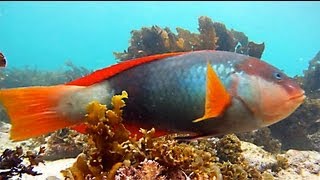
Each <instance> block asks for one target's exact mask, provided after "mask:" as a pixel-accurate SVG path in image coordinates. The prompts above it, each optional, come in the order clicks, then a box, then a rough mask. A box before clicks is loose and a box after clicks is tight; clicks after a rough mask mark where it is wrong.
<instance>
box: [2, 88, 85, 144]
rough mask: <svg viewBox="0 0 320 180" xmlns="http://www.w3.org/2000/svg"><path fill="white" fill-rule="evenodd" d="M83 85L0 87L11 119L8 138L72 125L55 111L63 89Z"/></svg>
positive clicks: (62, 94)
mask: <svg viewBox="0 0 320 180" xmlns="http://www.w3.org/2000/svg"><path fill="white" fill-rule="evenodd" d="M81 88H84V87H80V86H69V85H57V86H35V87H23V88H12V89H2V90H0V101H1V102H2V103H3V105H4V107H5V108H6V110H7V113H8V115H9V118H10V120H11V123H12V128H11V137H10V138H11V139H12V140H14V141H19V140H24V139H28V138H31V137H36V136H40V135H43V134H46V133H49V132H52V131H55V130H57V129H61V128H64V127H67V126H71V125H74V124H75V122H72V121H70V120H68V119H67V117H63V116H62V115H61V114H60V113H59V112H57V108H56V107H57V105H58V103H59V101H60V100H61V98H62V97H63V96H64V95H65V94H66V93H71V92H73V91H75V90H77V89H81Z"/></svg>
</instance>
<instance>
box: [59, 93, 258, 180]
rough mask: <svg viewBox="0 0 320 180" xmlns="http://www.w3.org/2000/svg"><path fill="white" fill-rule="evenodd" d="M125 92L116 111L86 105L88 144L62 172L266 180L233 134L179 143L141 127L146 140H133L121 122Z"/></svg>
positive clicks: (94, 175)
mask: <svg viewBox="0 0 320 180" xmlns="http://www.w3.org/2000/svg"><path fill="white" fill-rule="evenodd" d="M125 98H128V94H127V93H126V92H125V91H123V92H122V94H121V95H115V96H114V97H113V98H112V100H111V102H112V103H111V104H112V109H108V108H107V106H106V105H102V104H99V103H98V102H95V101H94V102H92V103H90V104H89V105H88V107H87V112H88V113H87V115H86V117H87V122H86V124H87V134H88V139H87V143H86V144H87V146H86V147H85V149H84V151H83V153H81V154H80V155H79V156H78V158H77V161H76V162H75V163H74V164H73V166H72V167H70V168H68V169H66V170H63V171H62V172H63V174H64V176H65V177H67V178H71V179H88V178H89V179H90V178H96V179H125V178H130V177H131V178H138V179H146V178H148V177H157V178H156V179H173V178H178V177H179V178H180V179H188V178H191V179H207V178H217V179H222V178H223V179H234V178H236V179H247V178H255V179H262V176H261V172H259V171H258V170H257V169H255V168H254V167H251V166H249V165H248V163H247V162H246V161H245V159H244V158H243V156H242V154H241V152H242V150H241V144H240V140H239V139H238V138H237V137H236V136H235V135H233V134H231V135H226V136H224V137H223V138H221V139H220V140H219V139H216V138H213V139H208V140H204V139H203V140H197V141H191V142H179V141H177V140H176V139H175V138H174V137H176V136H177V135H168V136H163V137H158V138H157V137H155V132H156V129H151V130H144V129H140V132H141V133H142V134H143V136H142V138H140V139H138V138H137V136H134V137H132V136H131V135H130V132H129V131H128V130H127V129H126V128H125V126H124V125H123V124H122V122H123V121H125V120H123V118H122V108H123V107H124V106H125V101H124V100H123V99H125Z"/></svg>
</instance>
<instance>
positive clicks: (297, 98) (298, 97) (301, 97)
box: [289, 92, 306, 102]
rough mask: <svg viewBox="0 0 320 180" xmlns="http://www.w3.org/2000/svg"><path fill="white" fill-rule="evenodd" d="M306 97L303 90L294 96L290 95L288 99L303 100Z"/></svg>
mask: <svg viewBox="0 0 320 180" xmlns="http://www.w3.org/2000/svg"><path fill="white" fill-rule="evenodd" d="M305 99H306V95H305V94H304V92H303V93H301V94H298V95H296V96H292V97H290V99H289V101H292V100H294V101H299V102H300V101H301V102H302V101H304V100H305Z"/></svg>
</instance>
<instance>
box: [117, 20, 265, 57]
mask: <svg viewBox="0 0 320 180" xmlns="http://www.w3.org/2000/svg"><path fill="white" fill-rule="evenodd" d="M198 24H199V28H198V31H199V33H192V32H190V31H189V30H185V29H183V28H181V27H177V28H176V31H177V34H175V33H173V32H172V31H171V30H170V28H168V27H165V28H161V27H159V26H156V25H155V26H152V27H142V28H141V30H133V31H131V39H130V46H129V47H128V49H127V50H125V51H124V52H114V53H113V54H114V56H115V57H116V59H119V60H120V61H124V60H128V59H132V58H137V57H143V56H147V55H152V54H159V53H167V52H177V51H195V50H206V49H208V50H214V49H215V50H223V51H231V52H237V53H240V54H246V55H250V56H253V57H257V58H260V57H261V56H262V53H263V51H264V48H265V45H264V43H262V44H257V43H254V42H252V41H248V37H247V36H246V35H245V34H244V33H243V32H238V31H236V30H233V29H231V30H228V29H227V28H226V26H225V25H224V24H223V23H220V22H213V21H212V20H211V19H210V18H209V17H206V16H201V17H199V18H198Z"/></svg>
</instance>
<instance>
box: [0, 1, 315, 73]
mask: <svg viewBox="0 0 320 180" xmlns="http://www.w3.org/2000/svg"><path fill="white" fill-rule="evenodd" d="M202 15H205V16H209V17H210V18H212V20H214V21H218V22H222V23H224V24H225V25H226V26H227V28H228V29H231V28H233V29H235V30H237V31H242V32H244V33H245V34H246V35H247V36H248V37H249V40H252V41H254V42H257V43H261V42H265V44H266V49H265V51H264V54H263V57H262V59H264V60H266V61H267V62H269V63H271V64H273V65H275V66H277V67H278V68H280V69H282V70H284V71H285V72H286V73H287V74H289V75H290V76H293V75H296V74H301V73H302V71H303V69H306V68H307V66H308V61H309V60H310V59H312V58H313V57H314V56H315V54H316V53H317V52H318V51H319V50H320V23H319V22H320V21H319V19H320V3H319V2H1V3H0V51H1V52H3V53H4V55H5V56H6V58H7V60H8V66H9V67H24V66H31V67H36V68H38V69H45V70H49V69H50V70H53V69H58V68H61V67H63V64H64V62H65V61H67V60H72V61H73V62H74V64H76V65H79V66H84V67H87V68H89V69H99V68H102V67H105V66H108V65H111V64H114V63H115V62H116V60H115V58H114V56H113V54H112V52H114V51H123V50H124V49H127V47H128V46H129V44H128V43H129V39H130V37H131V35H130V31H131V30H134V29H140V28H141V27H143V26H152V25H158V26H160V27H166V26H167V27H170V29H171V30H174V32H175V27H182V28H185V29H189V30H191V31H193V32H198V31H197V28H198V17H199V16H202Z"/></svg>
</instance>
